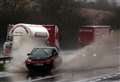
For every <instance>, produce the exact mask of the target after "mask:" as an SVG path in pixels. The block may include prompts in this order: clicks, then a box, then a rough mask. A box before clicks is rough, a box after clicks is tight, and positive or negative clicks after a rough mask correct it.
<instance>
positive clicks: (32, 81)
mask: <svg viewBox="0 0 120 82" xmlns="http://www.w3.org/2000/svg"><path fill="white" fill-rule="evenodd" d="M60 75H61V74H56V75H52V76H46V77H42V78H41V77H40V78H37V79H33V80H31V79H28V80H22V81H15V82H36V81H41V80H45V79H49V78H54V77H57V76H60Z"/></svg>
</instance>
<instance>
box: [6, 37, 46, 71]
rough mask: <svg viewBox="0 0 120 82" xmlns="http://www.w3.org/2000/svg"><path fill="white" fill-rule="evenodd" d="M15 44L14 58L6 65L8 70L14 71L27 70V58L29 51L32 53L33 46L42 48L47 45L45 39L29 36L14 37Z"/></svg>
mask: <svg viewBox="0 0 120 82" xmlns="http://www.w3.org/2000/svg"><path fill="white" fill-rule="evenodd" d="M13 42H14V44H13V49H12V54H11V55H12V57H13V60H12V61H11V63H9V64H7V65H6V70H7V71H12V72H25V71H26V70H27V69H26V66H25V63H24V62H25V59H26V58H27V53H30V52H31V50H32V49H33V48H36V47H38V48H40V47H45V46H47V45H46V43H45V40H43V39H36V38H29V37H21V36H20V37H19V36H17V38H14V41H13Z"/></svg>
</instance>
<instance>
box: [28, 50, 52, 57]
mask: <svg viewBox="0 0 120 82" xmlns="http://www.w3.org/2000/svg"><path fill="white" fill-rule="evenodd" d="M51 55H52V49H49V48H34V49H33V50H32V52H31V55H30V58H32V59H45V58H48V57H50V56H51Z"/></svg>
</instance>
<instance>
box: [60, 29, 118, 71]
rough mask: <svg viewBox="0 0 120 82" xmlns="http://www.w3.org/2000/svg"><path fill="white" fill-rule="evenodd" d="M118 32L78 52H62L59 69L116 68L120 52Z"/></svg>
mask: <svg viewBox="0 0 120 82" xmlns="http://www.w3.org/2000/svg"><path fill="white" fill-rule="evenodd" d="M119 41H120V31H117V32H113V33H112V34H111V35H109V36H104V37H103V38H101V39H99V40H97V41H96V42H94V43H92V44H90V45H88V46H86V47H84V48H82V49H78V50H73V51H63V53H62V55H63V56H62V57H63V64H62V65H61V67H60V69H63V70H64V69H65V70H69V69H71V70H84V69H92V68H103V67H108V66H118V65H120V62H119V57H120V56H119V54H120V50H119V49H116V48H118V47H119V46H120V42H119Z"/></svg>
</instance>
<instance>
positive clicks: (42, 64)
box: [35, 64, 43, 66]
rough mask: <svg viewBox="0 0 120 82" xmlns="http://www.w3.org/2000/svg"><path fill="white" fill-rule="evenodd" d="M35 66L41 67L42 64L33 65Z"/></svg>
mask: <svg viewBox="0 0 120 82" xmlns="http://www.w3.org/2000/svg"><path fill="white" fill-rule="evenodd" d="M35 65H36V66H43V64H35Z"/></svg>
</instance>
